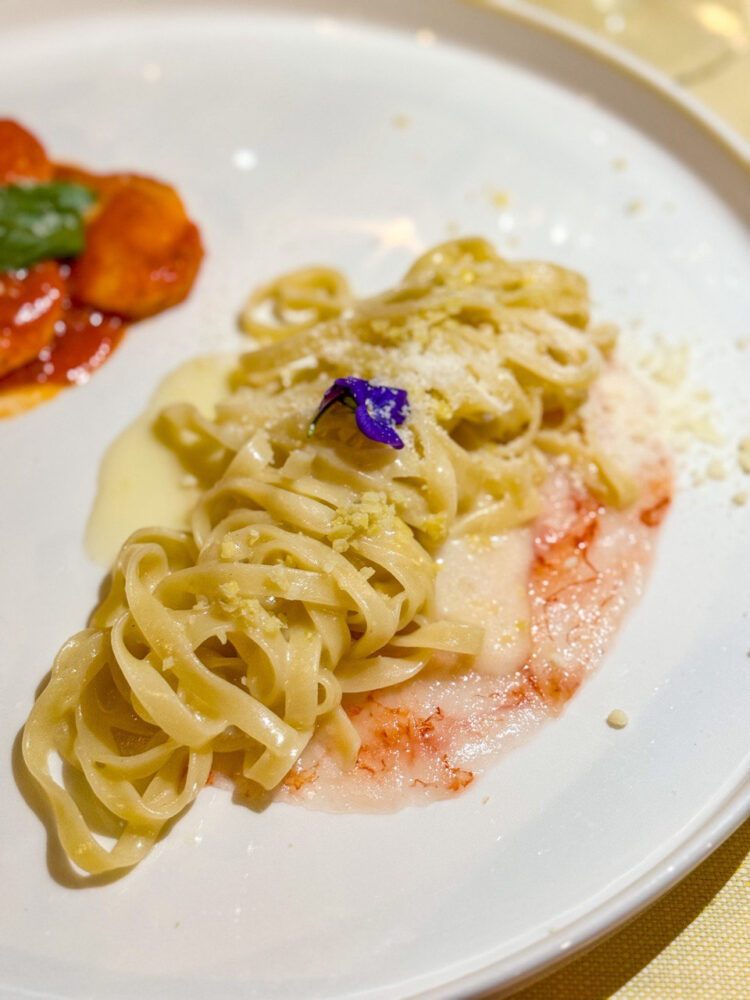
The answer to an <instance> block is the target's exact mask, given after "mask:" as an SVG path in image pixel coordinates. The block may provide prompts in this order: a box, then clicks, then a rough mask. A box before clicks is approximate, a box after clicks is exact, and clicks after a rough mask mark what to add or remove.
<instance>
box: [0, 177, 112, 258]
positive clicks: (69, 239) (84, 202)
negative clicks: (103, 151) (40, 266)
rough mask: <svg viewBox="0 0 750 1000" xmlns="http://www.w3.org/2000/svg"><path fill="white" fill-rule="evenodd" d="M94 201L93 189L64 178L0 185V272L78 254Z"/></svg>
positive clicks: (81, 247)
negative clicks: (34, 182) (86, 220)
mask: <svg viewBox="0 0 750 1000" xmlns="http://www.w3.org/2000/svg"><path fill="white" fill-rule="evenodd" d="M95 201H96V195H95V194H94V192H93V191H90V190H89V189H88V188H86V187H83V186H82V185H81V184H71V183H68V182H67V181H55V182H53V183H51V184H9V185H8V186H6V187H0V271H8V270H11V269H12V268H19V267H28V266H29V265H30V264H34V263H36V261H38V260H48V259H50V258H64V257H75V256H77V255H78V254H79V253H80V252H81V251H82V250H83V246H84V216H85V213H86V211H87V210H88V209H89V208H90V207H91V206H92V205H93V204H94V202H95Z"/></svg>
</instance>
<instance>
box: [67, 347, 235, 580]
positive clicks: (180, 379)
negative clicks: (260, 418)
mask: <svg viewBox="0 0 750 1000" xmlns="http://www.w3.org/2000/svg"><path fill="white" fill-rule="evenodd" d="M236 364H237V358H236V356H235V355H213V356H208V357H203V358H196V359H194V360H192V361H188V362H187V363H186V364H184V365H181V366H180V367H179V368H177V369H176V370H175V371H173V372H171V373H170V374H169V375H168V376H167V377H166V378H165V379H164V381H163V382H162V383H161V385H160V386H159V388H158V389H157V390H156V392H155V393H154V395H153V397H152V398H151V401H150V402H149V404H148V407H147V409H146V411H145V412H144V413H143V414H142V415H141V416H140V417H138V418H137V420H135V421H134V422H133V423H132V424H131V425H130V426H129V427H127V428H126V429H125V430H124V431H123V432H122V434H120V436H119V437H118V438H116V440H115V441H113V442H112V444H111V445H110V447H109V448H108V449H107V452H106V454H105V456H104V459H103V461H102V464H101V467H100V470H99V483H98V488H97V494H96V500H95V501H94V507H93V509H92V511H91V514H90V516H89V520H88V524H87V526H86V539H85V547H86V554H87V555H88V556H89V558H90V559H91V560H93V562H95V563H97V564H98V565H100V566H103V567H109V566H111V565H112V563H113V561H114V559H115V556H116V555H117V553H118V551H119V549H120V546H121V545H122V544H123V542H124V541H125V540H126V539H127V538H128V536H129V535H130V534H132V533H133V532H134V531H135V530H136V529H138V528H142V527H144V526H147V525H156V524H158V525H162V526H164V527H168V528H184V527H186V526H187V523H188V517H189V514H190V511H191V510H192V508H193V506H194V505H195V502H196V500H197V499H198V497H199V495H200V489H199V487H198V484H197V483H196V482H194V481H192V480H191V477H189V476H187V475H186V471H185V469H184V467H183V466H182V465H181V463H180V461H179V459H178V458H177V456H176V455H175V453H174V452H173V451H172V450H171V449H170V448H168V447H167V446H166V445H165V444H163V443H162V442H161V440H160V439H159V437H158V436H157V435H156V434H155V433H154V421H155V419H156V417H157V416H158V414H159V412H160V411H161V409H162V408H163V407H165V406H167V405H169V404H170V403H178V402H183V401H184V400H189V401H190V402H191V403H192V404H193V405H194V406H195V407H196V408H197V409H198V410H200V412H201V413H202V414H204V415H205V416H211V415H212V413H213V408H214V405H215V404H216V403H217V402H218V401H219V400H220V399H222V398H224V397H225V396H226V395H227V394H228V393H229V385H228V376H229V373H230V372H231V370H232V369H233V368H235V367H236Z"/></svg>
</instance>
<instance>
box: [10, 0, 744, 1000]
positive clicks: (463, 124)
mask: <svg viewBox="0 0 750 1000" xmlns="http://www.w3.org/2000/svg"><path fill="white" fill-rule="evenodd" d="M61 6H65V8H66V10H65V13H62V12H61ZM323 12H325V13H323ZM542 23H543V22H542V21H539V23H538V24H537V25H536V26H534V25H532V24H530V23H524V22H523V21H521V20H518V19H517V18H513V17H509V16H508V15H507V14H504V15H503V14H499V13H495V14H490V13H487V12H486V11H482V10H479V9H475V8H470V7H468V6H465V5H461V4H459V3H455V2H452V0H433V2H420V0H416V2H411V3H408V4H407V3H402V2H400V0H378V2H374V0H373V2H372V3H370V4H367V3H364V2H344V0H341V2H336V0H315V2H313V0H310V2H307V0H299V2H293V0H283V2H276V3H272V2H271V0H267V2H266V3H265V4H263V3H260V2H258V3H249V4H248V3H239V2H238V3H237V4H234V5H233V4H231V3H226V4H216V3H212V4H210V5H209V4H208V3H207V2H206V3H205V4H204V5H201V4H200V3H189V2H183V3H181V4H178V3H173V4H165V3H163V2H151V3H148V4H146V2H145V0H144V2H142V3H136V2H135V0H127V2H118V3H115V2H114V0H113V2H112V3H101V2H95V0H88V2H87V0H79V2H77V3H73V2H71V3H67V4H66V5H60V4H58V3H51V2H49V3H48V2H37V3H35V4H28V3H18V2H16V0H13V2H10V3H6V4H5V5H4V15H3V31H2V36H1V37H0V93H2V95H3V100H4V103H5V108H4V109H3V110H4V111H5V112H6V113H10V114H12V115H14V116H16V117H18V118H19V119H21V120H22V121H24V122H27V123H28V124H29V125H30V126H31V127H32V128H34V129H35V130H37V131H38V132H39V134H40V135H41V136H42V137H43V138H44V140H45V141H46V142H47V144H48V146H49V148H50V149H51V150H52V151H53V152H54V154H55V155H56V156H57V157H58V158H65V157H67V158H70V159H74V160H80V161H81V162H83V163H85V164H91V165H92V166H94V167H100V168H104V169H106V168H110V167H116V166H119V167H130V168H137V169H141V170H143V171H144V172H152V173H153V174H155V175H160V176H163V177H165V178H167V179H169V180H171V181H173V182H174V183H176V184H177V186H178V187H179V190H180V191H181V192H182V194H183V195H184V196H185V198H186V199H187V201H188V203H189V205H190V208H191V210H192V212H193V213H194V215H195V217H196V218H197V219H198V220H199V221H200V223H201V226H202V229H203V233H204V235H205V240H206V244H207V247H208V251H209V253H208V258H207V261H206V265H205V267H204V269H203V271H202V274H201V277H200V280H199V282H198V285H197V287H196V289H195V291H194V293H193V295H192V297H191V299H190V301H189V302H188V303H187V305H185V306H184V307H182V308H180V309H176V310H173V311H170V312H169V313H167V314H166V315H164V316H161V317H159V318H157V319H155V320H153V321H150V322H148V323H144V324H143V325H142V326H140V327H138V328H137V329H135V330H133V331H132V333H131V335H130V337H129V338H128V339H127V341H126V342H125V344H124V345H123V346H122V348H121V349H120V350H119V351H118V353H117V355H116V356H115V357H114V359H113V360H112V361H111V362H110V363H109V364H108V365H106V366H105V367H104V369H103V370H102V371H101V372H99V373H98V374H97V376H96V377H95V378H94V379H93V380H92V381H91V382H90V384H89V385H87V386H86V387H84V388H81V389H77V390H75V391H70V392H67V393H63V394H62V395H61V396H59V397H58V398H57V399H56V400H55V401H53V402H52V403H51V404H48V405H45V406H43V407H41V408H39V409H37V410H36V411H35V412H32V413H30V414H28V415H26V416H24V417H22V418H21V419H18V420H15V421H14V422H10V423H5V424H3V425H2V427H0V459H1V460H2V466H1V467H2V469H3V481H2V491H1V493H0V497H1V502H2V513H3V519H2V524H3V550H2V560H1V561H0V615H1V616H2V622H1V623H0V629H1V632H0V634H2V637H3V643H2V658H1V660H0V732H1V733H2V734H3V736H2V747H1V752H0V796H1V801H2V803H3V806H2V823H0V868H1V870H2V894H3V905H2V906H1V907H0V939H1V940H2V950H0V984H2V985H0V995H2V996H12V997H16V996H31V995H33V996H35V997H41V996H44V997H47V996H50V997H83V996H91V997H105V996H106V997H107V998H109V1000H116V998H121V997H122V998H124V997H127V998H132V997H139V998H142V1000H147V998H160V1000H168V998H172V997H180V998H182V1000H187V998H197V997H200V998H204V997H211V998H213V997H222V998H224V997H226V998H234V997H243V998H263V1000H270V998H295V1000H296V998H301V997H325V998H339V997H355V996H356V997H362V998H364V997H367V998H376V997H377V998H381V997H406V996H413V995H426V996H433V997H438V996H441V997H443V996H468V995H472V994H474V993H477V992H479V991H481V990H486V989H489V988H492V987H497V988H504V989H507V988H509V987H510V985H511V984H513V983H516V982H518V981H519V980H520V978H522V977H524V976H527V975H528V974H530V973H531V972H532V971H538V970H540V969H541V968H542V967H544V966H545V965H546V964H548V963H550V962H552V961H554V960H555V959H556V958H558V957H560V956H561V955H563V954H567V953H570V952H572V950H574V949H575V948H577V947H579V946H580V945H581V944H583V943H585V942H587V941H590V940H592V939H593V938H594V937H596V936H597V935H599V934H601V933H603V932H604V931H605V930H606V929H608V928H611V927H612V926H614V925H615V924H616V923H617V922H618V921H621V920H622V919H623V918H624V917H626V916H627V915H629V914H631V913H633V912H635V911H636V910H637V909H638V908H639V907H641V906H642V905H644V904H645V902H647V901H648V900H649V899H651V898H653V897H654V896H655V895H656V894H657V893H658V892H660V891H663V889H665V888H666V887H667V886H668V885H669V884H670V883H671V882H673V881H674V880H675V879H676V878H677V877H678V876H679V875H680V874H681V873H683V872H684V871H685V870H686V869H687V868H688V867H689V866H691V865H693V864H695V863H696V862H697V861H698V860H700V858H701V857H702V856H703V855H704V854H705V853H707V852H708V851H709V850H710V849H711V847H712V846H713V845H715V844H716V843H717V842H718V841H719V840H720V839H721V838H723V837H724V836H726V835H727V834H728V833H729V832H730V831H731V830H732V829H733V827H735V826H736V825H737V824H738V823H739V822H740V820H741V819H742V818H743V817H744V816H745V815H746V814H747V813H748V810H749V807H750V787H749V786H748V728H747V719H748V705H749V704H750V668H749V666H748V659H747V655H746V654H747V650H748V646H749V645H750V634H749V632H750V629H749V627H748V619H747V613H748V603H747V599H748V586H747V581H748V572H747V560H748V555H749V554H750V546H749V544H748V543H749V541H750V532H749V531H748V527H749V524H748V521H749V520H750V519H749V518H748V513H749V512H750V508H745V509H740V508H733V507H732V505H731V504H730V503H729V499H728V495H729V492H731V490H732V489H734V488H736V487H737V484H733V483H719V484H714V485H713V486H710V487H706V488H704V489H703V491H701V492H698V493H695V492H689V491H688V492H684V493H682V494H681V495H680V496H679V498H678V500H677V502H676V504H675V509H674V511H673V513H672V515H671V517H670V518H669V520H668V522H667V525H666V528H665V530H664V533H663V538H662V542H661V546H660V550H659V557H658V560H657V565H656V567H655V569H654V572H653V575H652V578H651V581H650V585H649V588H648V591H647V594H646V596H645V598H644V600H643V602H642V604H641V605H640V606H639V608H638V609H637V611H636V612H635V613H634V614H633V615H632V616H631V618H630V619H629V620H628V622H627V625H626V627H625V629H624V631H623V632H622V634H621V635H620V637H619V640H618V642H617V645H616V647H615V648H614V649H613V650H612V651H611V654H610V655H609V656H608V658H607V660H606V663H605V665H604V667H603V669H602V670H601V671H600V672H599V673H598V674H597V675H596V677H594V678H593V679H592V680H591V681H590V682H589V683H588V684H587V685H586V686H585V688H584V689H583V691H582V692H581V693H580V694H579V695H578V696H577V697H576V698H575V699H574V700H573V702H572V703H571V704H570V706H569V707H568V709H567V710H566V712H565V713H564V716H563V717H562V719H560V720H559V721H557V722H555V723H554V724H551V725H548V726H547V727H546V728H545V729H544V730H543V731H542V732H540V733H538V734H537V735H536V736H535V738H534V739H533V740H531V741H530V742H529V743H528V744H527V745H526V746H524V747H522V748H521V749H519V750H517V751H515V752H514V753H512V754H511V755H510V756H508V757H507V758H506V759H505V760H504V761H502V762H501V764H500V765H499V766H498V767H496V768H495V770H494V771H492V773H491V774H490V775H489V776H488V777H486V778H485V779H483V780H482V781H481V782H479V783H477V785H476V787H472V788H471V789H469V791H468V792H467V794H465V795H464V796H463V797H462V798H461V799H459V800H457V801H453V802H447V803H441V804H438V805H433V806H431V807H428V808H423V809H409V810H405V811H403V812H401V813H398V814H395V815H392V816H356V815H354V816H329V815H325V814H321V813H311V812H307V811H305V810H302V809H295V808H292V807H288V806H282V805H278V806H274V807H272V808H271V809H269V810H267V811H266V812H264V813H262V814H256V813H253V812H250V811H248V810H247V809H244V808H242V807H240V806H238V805H235V804H233V803H232V801H231V797H230V796H229V795H227V794H225V793H223V792H221V791H216V790H212V789H209V790H207V791H206V792H205V793H203V794H201V796H200V799H199V801H198V803H197V804H196V806H195V807H194V808H193V809H192V810H191V811H190V812H189V813H188V814H187V815H186V816H184V817H183V818H182V819H181V820H180V821H179V822H178V823H177V825H176V826H175V827H174V829H173V830H172V832H171V833H170V834H169V836H168V837H167V838H166V839H165V840H164V841H163V842H162V843H160V844H159V845H158V847H157V848H156V850H155V851H154V852H153V854H152V856H151V857H149V858H148V860H146V861H145V862H144V863H143V864H142V865H141V866H140V867H139V868H138V869H137V870H135V871H134V872H133V873H132V874H130V875H128V876H127V877H126V878H123V879H121V880H119V881H114V882H111V883H110V884H106V885H100V886H97V887H94V888H86V889H84V888H74V887H70V886H69V885H65V884H61V883H60V882H59V881H57V880H56V878H55V877H54V876H56V875H57V873H58V866H57V861H56V855H55V852H54V851H53V850H50V851H49V852H48V853H47V854H46V855H45V852H46V851H47V848H46V834H45V830H44V828H43V826H42V824H41V823H40V822H39V820H38V818H37V817H36V816H35V815H34V813H33V812H32V811H31V809H30V808H29V807H28V805H27V804H26V803H25V802H24V799H23V798H22V795H21V792H20V791H19V788H18V786H17V784H16V782H15V780H14V778H13V775H12V773H11V767H10V759H11V748H12V746H13V744H14V737H15V736H16V734H17V733H18V731H19V729H20V727H21V725H22V724H23V721H24V719H25V717H26V714H27V711H28V709H29V706H30V704H31V701H32V698H33V693H34V690H35V687H36V685H37V684H38V682H39V681H40V679H41V678H42V677H43V676H44V674H45V672H46V671H47V669H48V667H49V665H50V662H51V660H52V657H53V655H54V653H55V651H56V649H57V648H58V646H59V645H60V643H61V642H62V640H63V639H64V638H66V637H67V635H68V634H69V633H70V632H71V631H73V630H75V629H77V628H78V627H80V626H81V625H82V624H83V623H84V621H85V619H86V616H87V614H88V611H89V609H90V607H91V606H92V604H93V602H94V600H95V597H96V592H97V586H98V583H99V581H100V577H101V571H100V570H99V569H98V568H97V567H94V566H92V565H91V564H89V563H88V562H87V560H86V558H85V556H84V552H83V547H82V538H83V531H84V526H85V523H86V518H87V515H88V512H89V509H90V506H91V503H92V499H93V496H94V491H95V485H96V473H97V466H98V462H99V459H100V457H101V455H102V453H103V451H104V449H105V447H106V445H107V443H108V442H110V441H111V440H112V438H113V437H114V436H115V435H116V434H117V433H118V431H119V430H120V429H121V428H122V427H123V426H124V425H125V424H126V423H127V422H128V421H129V420H130V419H131V418H132V417H133V416H134V415H135V414H137V413H138V412H139V410H140V409H141V408H142V407H143V405H144V403H145V402H146V400H147V399H148V397H149V394H150V393H151V392H152V391H153V389H154V387H155V386H156V385H157V383H158V382H159V380H160V378H161V377H162V375H163V374H164V373H165V372H166V371H168V370H169V369H170V368H172V367H174V366H175V365H177V364H178V363H179V362H181V361H182V360H183V359H185V358H187V357H189V356H192V355H195V354H198V353H201V352H206V351H207V350H215V349H221V348H226V347H227V346H235V345H236V343H237V340H238V338H237V335H236V334H235V332H234V330H233V317H234V315H235V312H236V310H237V308H238V306H239V304H240V302H241V301H242V299H243V297H244V296H245V294H246V292H247V290H248V288H249V287H250V286H251V285H253V284H254V283H256V282H257V281H259V280H260V279H263V278H265V277H267V276H269V275H272V274H274V273H276V272H278V271H281V270H284V269H287V268H289V267H291V266H294V265H297V264H301V263H303V262H308V261H312V260H318V261H321V262H332V263H334V264H336V265H339V266H342V267H344V268H345V269H346V270H347V271H348V272H349V273H350V275H351V276H352V277H353V279H354V281H355V283H356V285H357V287H358V288H360V289H361V290H363V291H366V290H373V289H376V288H378V287H380V286H382V285H384V284H385V283H389V282H391V281H393V280H394V279H395V278H397V276H398V275H399V274H400V273H401V271H402V270H403V269H404V268H405V266H406V265H407V264H408V262H409V261H410V259H411V257H412V255H413V253H414V252H416V251H417V250H419V249H421V248H422V247H423V246H425V245H428V244H430V243H432V242H434V241H437V240H440V239H443V238H446V237H447V236H448V235H450V233H452V232H453V231H454V230H460V231H462V232H480V233H483V234H486V235H488V236H490V237H491V238H493V239H495V240H496V241H497V242H498V243H499V245H500V247H501V248H503V249H504V250H506V251H507V252H508V253H509V254H520V255H529V256H544V257H552V258H557V259H559V260H560V261H562V262H564V263H565V264H568V265H571V266H573V267H577V268H580V269H581V270H582V271H583V272H585V273H586V274H587V275H588V276H589V278H590V279H591V284H592V288H593V292H594V296H595V300H596V308H597V312H598V314H599V315H600V316H602V317H604V316H606V317H609V318H613V319H616V320H619V321H621V322H623V323H624V324H625V326H626V330H627V328H628V323H629V322H630V321H634V320H638V319H640V320H641V321H642V323H643V328H642V329H643V331H645V335H646V336H649V335H653V334H654V333H655V332H657V331H662V332H664V333H665V334H667V335H670V336H672V337H674V338H676V339H682V338H686V339H688V340H690V341H692V342H693V343H694V344H695V345H696V351H697V352H698V357H699V358H702V361H701V367H702V371H701V377H702V379H703V381H704V382H705V383H706V384H708V385H709V386H711V387H713V389H714V390H715V392H716V393H717V404H718V406H719V409H720V410H722V412H725V413H726V414H727V417H726V423H727V428H728V431H730V432H731V430H732V428H731V421H732V419H734V418H736V419H738V420H745V421H746V422H747V423H748V428H749V429H750V413H748V410H747V405H748V404H747V398H748V392H747V386H748V385H749V384H750V354H748V353H747V352H746V353H744V354H743V353H742V352H741V351H739V350H738V349H736V348H735V346H734V345H735V340H736V338H738V337H740V336H747V335H748V334H749V333H750V328H748V325H747V324H748V317H749V316H750V281H749V280H748V245H747V230H746V229H745V224H746V221H747V218H748V202H747V175H746V174H745V173H743V169H742V166H741V164H740V162H739V160H738V158H737V156H738V149H739V147H738V145H737V144H736V143H735V145H734V153H732V151H731V150H730V149H729V148H728V146H727V143H728V144H729V145H731V144H732V140H731V137H729V136H726V135H725V136H724V145H722V142H721V141H720V139H719V133H720V130H719V129H717V128H715V127H713V126H711V123H710V122H709V124H708V127H707V126H706V124H705V122H704V123H703V124H701V123H700V122H699V121H697V119H696V118H695V117H691V115H690V114H689V113H687V112H686V110H685V108H684V107H679V106H678V105H677V104H676V103H675V101H674V100H673V99H670V97H669V94H668V92H667V91H665V90H664V89H662V90H659V89H658V88H656V89H655V87H654V84H653V81H652V84H651V85H647V83H644V82H643V80H642V79H641V80H639V79H636V78H635V77H634V76H633V75H632V73H628V72H625V71H624V70H623V69H622V67H619V68H618V67H617V66H616V65H613V64H612V63H611V62H609V61H607V59H605V58H604V56H603V54H602V52H603V51H604V50H600V52H599V54H598V55H597V54H596V53H594V52H592V51H590V50H585V49H582V48H580V47H577V46H576V45H574V44H572V43H571V41H570V40H565V39H563V38H561V37H559V36H556V35H555V34H553V33H550V32H548V31H544V30H541V29H540V24H542ZM604 54H606V52H605V53H604ZM400 116H405V117H400ZM404 124H407V125H408V127H400V128H399V127H397V125H402V126H403V125H404ZM620 158H622V159H624V160H625V161H626V165H625V169H615V168H614V166H613V164H614V161H615V160H619V159H620ZM620 166H622V164H620ZM500 191H503V192H508V194H509V195H510V201H509V203H508V205H507V206H505V207H501V206H499V205H498V204H497V203H496V202H497V201H498V199H497V198H495V197H493V195H494V194H497V192H500ZM636 202H637V203H640V206H641V208H640V211H638V212H637V213H636V212H634V211H633V210H632V206H633V204H634V203H636ZM628 206H631V210H630V211H629V210H628ZM743 406H744V407H745V410H744V412H742V407H743ZM614 707H622V708H624V709H626V710H627V712H628V714H629V715H630V718H631V724H630V725H629V727H628V728H627V729H626V730H624V731H622V732H613V731H612V730H610V729H608V728H607V727H606V726H605V725H604V718H605V717H606V715H607V713H608V712H609V711H610V709H612V708H614ZM16 757H17V745H16ZM487 797H489V798H487Z"/></svg>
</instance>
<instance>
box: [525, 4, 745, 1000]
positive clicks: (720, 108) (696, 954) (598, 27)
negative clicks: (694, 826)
mask: <svg viewBox="0 0 750 1000" xmlns="http://www.w3.org/2000/svg"><path fill="white" fill-rule="evenodd" d="M532 2H534V3H536V5H537V6H539V7H544V8H546V9H547V10H551V11H553V12H554V13H556V14H560V15H563V16H565V17H568V18H570V19H571V20H573V21H575V22H577V23H578V24H582V25H584V26H585V27H588V28H592V29H594V30H595V31H596V32H597V33H599V34H601V35H603V36H605V37H607V38H608V39H609V40H610V41H613V42H616V43H618V44H621V45H623V46H625V47H626V48H628V49H630V50H631V51H632V52H635V53H636V54H637V55H639V56H641V57H643V58H645V59H646V60H648V61H649V62H650V63H652V64H653V65H655V66H657V67H658V68H659V69H661V70H663V71H665V72H666V73H668V74H669V76H671V77H672V79H673V80H676V81H677V82H678V83H679V84H680V85H681V86H683V87H685V89H686V90H689V91H690V92H691V93H692V94H694V95H695V96H696V97H698V98H700V99H701V100H702V101H704V102H705V103H706V104H707V105H708V106H709V107H711V108H712V109H713V110H714V111H716V112H718V113H719V114H720V115H721V116H722V117H723V118H724V120H725V121H727V122H728V123H729V124H730V125H732V126H733V127H734V128H735V129H737V130H738V131H739V132H741V133H742V134H743V135H745V136H746V137H747V138H750V0H724V2H713V0H532ZM748 183H750V180H749V181H748ZM748 727H749V729H750V720H749V721H748ZM513 1000H750V822H747V823H745V825H744V826H743V827H741V828H740V829H739V830H738V831H737V832H736V833H735V834H734V836H733V837H731V838H730V839H729V840H728V841H727V842H726V843H725V844H724V845H723V846H722V847H720V848H719V849H718V850H717V851H716V852H715V853H714V854H712V855H711V857H710V858H708V860H707V861H705V862H704V863H703V864H702V865H700V867H698V868H697V869H696V870H695V871H694V872H692V874H690V875H689V876H688V877H687V878H685V879H684V880H683V881H682V882H680V883H679V885H677V886H676V887H675V888H674V889H672V891H671V892H669V893H667V895H666V896H663V897H662V898H661V899H660V900H659V901H658V902H657V903H655V904H654V905H653V906H651V907H650V908H649V909H648V910H647V911H646V912H645V913H643V914H641V916H639V917H637V918H636V919H635V920H633V921H631V923H629V924H628V925H627V926H626V927H625V928H624V929H622V930H620V931H619V932H617V933H616V934H614V935H613V936H612V937H609V938H608V939H607V940H605V941H604V942H603V943H602V944H599V945H598V946H596V947H595V948H593V949H592V950H591V951H589V952H587V953H586V954H584V955H583V956H582V957H580V958H576V959H574V960H573V961H572V962H570V963H569V964H567V965H566V966H564V967H563V968H561V969H558V971H556V972H553V973H552V974H551V975H548V976H547V977H546V978H544V979H542V980H540V981H538V982H536V983H534V984H533V985H532V986H529V987H527V988H525V989H522V990H520V991H519V992H516V993H514V994H513Z"/></svg>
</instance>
